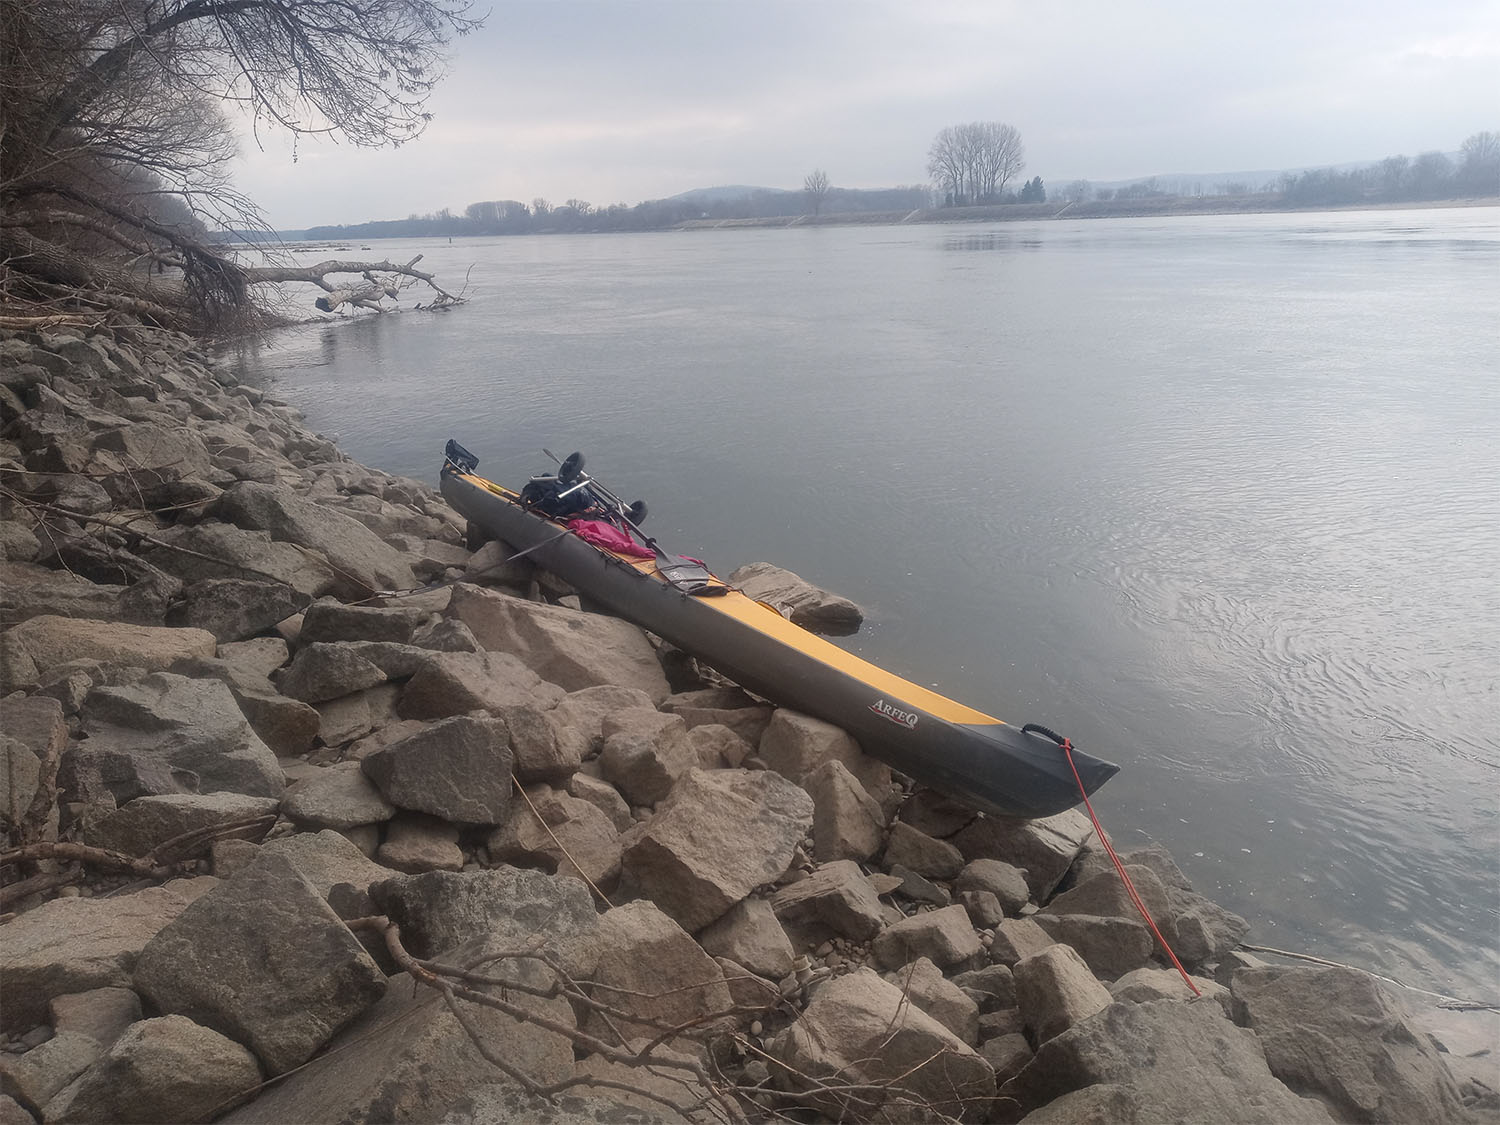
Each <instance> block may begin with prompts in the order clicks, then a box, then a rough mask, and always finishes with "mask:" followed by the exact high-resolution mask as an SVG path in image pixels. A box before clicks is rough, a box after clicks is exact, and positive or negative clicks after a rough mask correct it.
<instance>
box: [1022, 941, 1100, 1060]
mask: <svg viewBox="0 0 1500 1125" xmlns="http://www.w3.org/2000/svg"><path fill="white" fill-rule="evenodd" d="M1011 972H1012V975H1013V976H1014V978H1015V984H1016V1004H1017V1006H1018V1007H1019V1008H1020V1009H1021V1019H1022V1020H1023V1021H1024V1026H1025V1027H1026V1029H1027V1031H1028V1032H1029V1033H1030V1036H1031V1038H1032V1040H1033V1041H1034V1042H1037V1043H1045V1042H1046V1041H1047V1040H1048V1039H1051V1038H1052V1037H1053V1036H1055V1035H1061V1034H1062V1033H1063V1032H1064V1031H1066V1030H1067V1029H1068V1028H1070V1027H1072V1026H1073V1025H1074V1024H1077V1023H1080V1022H1082V1021H1083V1020H1086V1019H1088V1018H1089V1017H1090V1016H1091V1015H1093V1014H1094V1013H1095V1012H1099V1011H1103V1010H1104V1009H1105V1008H1107V1007H1109V1005H1110V1003H1111V1002H1112V1000H1111V997H1110V995H1109V989H1107V988H1105V987H1104V985H1102V984H1100V983H1099V981H1098V980H1097V979H1096V978H1095V977H1094V974H1093V973H1091V972H1089V967H1088V966H1087V965H1086V964H1084V961H1083V958H1082V957H1080V956H1079V955H1078V954H1077V953H1076V952H1075V951H1074V950H1073V948H1072V947H1071V946H1067V945H1049V946H1048V947H1047V948H1045V949H1043V950H1042V951H1041V952H1039V953H1033V954H1031V956H1029V957H1023V958H1022V959H1021V960H1019V961H1017V962H1016V964H1015V966H1014V967H1013V968H1012V970H1011Z"/></svg>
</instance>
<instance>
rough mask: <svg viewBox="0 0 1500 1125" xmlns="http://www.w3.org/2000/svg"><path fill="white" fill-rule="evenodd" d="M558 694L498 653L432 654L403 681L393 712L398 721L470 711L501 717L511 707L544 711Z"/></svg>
mask: <svg viewBox="0 0 1500 1125" xmlns="http://www.w3.org/2000/svg"><path fill="white" fill-rule="evenodd" d="M562 696H563V689H562V688H560V687H558V686H557V685H556V684H553V683H549V682H547V681H545V680H543V679H542V678H541V677H540V676H538V675H537V674H536V673H535V672H534V671H532V670H531V669H530V668H529V667H527V666H526V665H525V664H523V663H522V662H521V661H520V660H518V659H517V658H516V657H514V656H511V655H510V654H508V653H503V652H433V653H429V654H427V656H426V657H425V658H424V660H423V666H422V668H421V669H420V670H418V671H417V673H416V674H415V675H413V676H412V678H411V679H410V680H409V681H408V682H407V685H406V690H405V691H403V692H402V694H401V703H400V705H399V707H398V711H399V713H400V715H401V717H402V718H403V719H439V718H444V717H446V716H449V715H463V714H467V713H468V712H470V711H488V712H489V713H490V714H492V715H503V714H505V712H506V710H507V709H508V708H511V707H524V706H532V707H537V708H541V709H546V708H549V707H552V706H554V705H555V704H556V703H557V701H558V700H559V699H561V698H562Z"/></svg>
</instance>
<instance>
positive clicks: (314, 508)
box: [207, 481, 417, 601]
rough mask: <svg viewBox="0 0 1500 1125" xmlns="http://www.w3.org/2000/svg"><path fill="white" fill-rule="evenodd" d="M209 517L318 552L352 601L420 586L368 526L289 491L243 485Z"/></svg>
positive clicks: (215, 505)
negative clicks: (328, 564) (387, 591)
mask: <svg viewBox="0 0 1500 1125" xmlns="http://www.w3.org/2000/svg"><path fill="white" fill-rule="evenodd" d="M207 514H209V515H211V516H215V517H217V518H219V519H222V520H225V521H227V522H229V523H232V524H234V525H236V526H237V527H241V528H244V529H246V530H249V531H265V532H268V533H269V534H270V535H271V537H272V538H273V539H275V540H278V541H280V542H284V543H295V544H296V545H298V546H300V547H306V548H309V549H310V550H314V551H317V552H319V553H320V554H322V555H323V556H324V557H325V558H326V559H327V560H328V562H329V563H330V565H331V566H332V567H333V570H334V574H335V583H334V589H335V591H336V592H337V593H339V594H340V595H342V596H344V597H346V598H347V599H349V600H351V601H357V600H359V599H360V598H367V597H369V596H370V595H371V594H373V593H377V592H379V591H381V590H409V589H412V588H414V587H415V586H416V584H417V580H416V576H415V575H414V574H413V573H412V570H411V567H410V566H408V565H407V563H406V560H405V559H404V558H403V557H402V556H401V553H400V552H399V551H397V550H396V549H395V548H393V547H390V546H388V545H387V544H386V543H385V542H384V541H382V540H381V539H380V537H379V536H378V535H376V534H375V533H374V532H372V531H371V530H370V529H369V528H367V527H365V526H364V525H363V524H362V523H360V522H359V521H358V520H355V519H351V518H350V517H349V516H347V515H345V514H344V513H342V512H340V511H338V510H337V509H336V508H333V507H330V506H329V505H326V504H315V503H311V502H309V501H307V500H304V499H303V498H301V497H300V496H297V495H296V494H295V493H294V492H292V491H291V490H290V489H288V488H284V487H280V486H274V485H265V484H256V483H254V482H251V481H242V482H241V483H239V484H237V485H235V486H234V487H233V488H231V489H229V490H228V491H227V492H225V493H224V495H222V496H220V497H219V498H218V499H217V500H216V501H215V502H214V503H213V504H212V505H210V507H209V509H208V513H207Z"/></svg>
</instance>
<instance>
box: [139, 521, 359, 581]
mask: <svg viewBox="0 0 1500 1125" xmlns="http://www.w3.org/2000/svg"><path fill="white" fill-rule="evenodd" d="M156 538H157V539H160V540H162V541H163V542H164V543H167V544H169V545H170V546H168V547H158V548H155V549H153V550H149V551H145V552H143V553H142V556H141V557H142V558H143V559H145V560H146V561H147V562H149V563H151V564H152V565H153V566H157V567H160V568H161V569H162V570H164V571H166V572H167V573H168V574H171V575H173V576H174V577H176V578H179V579H181V580H182V581H183V582H195V581H201V580H203V579H213V578H256V579H262V580H264V579H270V580H272V581H276V582H282V583H285V584H286V585H288V586H290V587H291V588H292V589H294V590H296V591H297V592H298V593H299V594H302V595H304V596H306V597H310V598H316V597H319V596H320V595H322V594H326V593H328V592H329V591H330V590H332V589H334V587H335V586H336V585H338V579H337V578H336V576H335V575H334V572H333V568H332V567H331V566H330V565H329V563H328V560H327V559H326V558H325V557H324V556H323V554H322V553H321V552H317V551H304V550H302V549H301V548H299V547H295V546H293V545H292V544H290V543H278V542H274V541H273V540H272V539H271V537H270V535H268V534H266V533H265V532H264V531H243V530H241V529H240V528H237V527H233V526H231V525H229V524H222V523H214V522H208V523H200V524H196V525H194V526H192V527H177V528H172V529H170V530H169V531H167V532H165V533H163V534H161V535H158V536H156ZM172 548H177V549H172ZM188 552H191V554H189V553H188ZM215 560H217V561H215Z"/></svg>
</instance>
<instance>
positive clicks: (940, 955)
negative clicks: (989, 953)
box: [870, 906, 984, 969]
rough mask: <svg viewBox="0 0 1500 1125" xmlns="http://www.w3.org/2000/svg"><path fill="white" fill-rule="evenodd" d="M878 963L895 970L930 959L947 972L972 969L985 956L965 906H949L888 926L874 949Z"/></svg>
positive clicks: (877, 939)
mask: <svg viewBox="0 0 1500 1125" xmlns="http://www.w3.org/2000/svg"><path fill="white" fill-rule="evenodd" d="M870 948H871V952H872V953H873V954H874V956H875V962H876V964H878V965H880V967H881V968H884V969H894V968H897V967H899V966H901V965H907V964H910V963H911V962H912V961H915V960H916V959H917V958H919V957H926V958H927V959H928V960H930V961H932V962H933V964H935V965H938V966H940V967H941V968H943V969H951V968H953V967H954V966H963V967H965V968H968V967H971V965H970V963H971V962H973V961H974V960H975V959H977V958H980V957H982V956H983V954H984V946H983V945H981V944H980V941H979V935H978V934H976V933H975V932H974V927H973V926H972V925H971V924H970V923H969V915H968V913H967V912H966V911H965V910H964V908H963V907H962V906H945V907H943V908H942V909H941V910H931V911H926V912H923V913H921V914H913V915H912V916H911V917H909V918H903V919H901V921H899V922H896V923H895V924H894V925H891V926H888V927H886V929H885V930H884V931H882V932H881V933H880V935H879V936H878V937H876V938H875V942H874V944H873V945H872V946H871V947H870Z"/></svg>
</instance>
